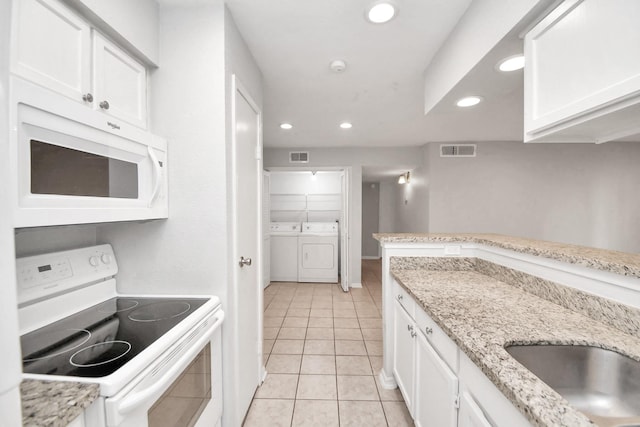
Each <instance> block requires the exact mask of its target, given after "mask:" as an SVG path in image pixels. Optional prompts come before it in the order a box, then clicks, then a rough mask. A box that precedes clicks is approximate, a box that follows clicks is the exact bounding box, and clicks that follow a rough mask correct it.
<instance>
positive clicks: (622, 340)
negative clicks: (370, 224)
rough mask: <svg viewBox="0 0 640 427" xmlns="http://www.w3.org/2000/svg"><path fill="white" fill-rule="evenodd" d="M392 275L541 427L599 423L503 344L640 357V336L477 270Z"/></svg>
mask: <svg viewBox="0 0 640 427" xmlns="http://www.w3.org/2000/svg"><path fill="white" fill-rule="evenodd" d="M392 274H393V276H394V277H395V278H396V280H397V281H398V282H399V283H400V284H401V285H402V286H403V287H405V288H406V289H407V291H408V292H409V293H411V294H412V295H413V297H414V299H415V300H416V301H417V302H418V303H419V304H420V305H421V306H422V307H423V308H424V309H425V310H426V312H427V313H428V314H429V315H430V316H431V317H432V318H433V320H434V321H435V322H436V323H437V324H438V325H439V326H440V327H441V328H442V329H443V330H444V331H445V332H446V333H447V334H448V335H449V337H450V338H451V339H452V340H453V341H454V342H455V343H456V344H457V345H458V346H459V347H460V348H461V350H462V351H464V353H465V354H466V355H467V356H468V357H469V358H470V359H471V360H472V361H473V362H474V363H475V364H476V365H477V366H478V367H479V368H480V369H481V370H482V372H484V374H485V375H486V376H487V377H488V378H489V379H490V380H491V381H492V382H493V383H494V384H495V385H496V386H497V387H498V389H500V391H502V393H503V394H504V395H505V396H506V397H507V398H508V399H509V400H511V402H513V403H514V405H515V406H516V407H518V408H519V409H520V411H521V412H522V413H523V414H524V415H525V416H526V417H527V418H528V419H529V420H530V421H531V422H532V424H534V425H536V426H548V427H551V426H593V425H594V424H593V423H592V421H591V420H589V419H588V418H587V417H586V416H585V415H584V414H582V413H580V412H578V411H577V410H575V409H573V408H572V407H571V406H569V404H568V402H567V401H566V400H564V399H563V398H562V397H561V396H560V395H559V394H557V393H556V392H555V391H553V390H552V389H551V388H550V387H549V386H547V385H546V384H545V383H543V382H542V381H540V380H539V379H538V378H537V377H536V376H535V375H533V374H532V373H531V372H530V371H528V370H527V369H525V368H524V367H523V366H522V365H520V364H519V363H518V362H516V361H515V359H513V358H512V357H511V356H510V355H509V354H508V353H507V352H506V351H505V349H504V347H505V345H509V344H533V343H547V344H573V345H594V346H598V347H602V348H607V349H610V350H615V351H617V352H620V353H622V354H625V355H628V356H630V357H632V358H634V359H636V360H640V339H638V338H636V337H634V336H631V335H628V334H625V333H623V332H621V331H619V330H617V329H614V328H612V327H610V326H607V325H604V324H602V323H599V322H597V321H595V320H593V319H591V318H589V317H586V316H583V315H581V314H578V313H576V312H573V311H571V310H568V309H566V308H563V307H561V306H560V305H557V304H554V303H552V302H549V301H547V300H544V299H542V298H539V297H537V296H534V295H532V294H529V293H527V292H524V291H522V290H520V289H517V288H515V287H513V286H510V285H508V284H506V283H503V282H500V281H498V280H496V279H494V278H492V277H489V276H485V275H483V274H480V273H478V272H476V271H428V270H400V269H397V270H393V271H392Z"/></svg>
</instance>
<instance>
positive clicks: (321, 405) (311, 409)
mask: <svg viewBox="0 0 640 427" xmlns="http://www.w3.org/2000/svg"><path fill="white" fill-rule="evenodd" d="M339 425H340V423H339V420H338V402H337V401H335V400H296V405H295V409H294V411H293V424H292V427H338V426H339Z"/></svg>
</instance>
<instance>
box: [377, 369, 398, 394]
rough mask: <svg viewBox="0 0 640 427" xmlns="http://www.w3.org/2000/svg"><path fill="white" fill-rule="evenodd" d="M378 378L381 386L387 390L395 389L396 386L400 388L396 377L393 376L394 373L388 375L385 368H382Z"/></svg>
mask: <svg viewBox="0 0 640 427" xmlns="http://www.w3.org/2000/svg"><path fill="white" fill-rule="evenodd" d="M378 379H379V380H380V386H381V387H382V388H384V389H386V390H393V389H394V388H398V383H396V379H395V378H394V377H393V375H387V374H386V373H385V372H384V369H380V373H379V374H378Z"/></svg>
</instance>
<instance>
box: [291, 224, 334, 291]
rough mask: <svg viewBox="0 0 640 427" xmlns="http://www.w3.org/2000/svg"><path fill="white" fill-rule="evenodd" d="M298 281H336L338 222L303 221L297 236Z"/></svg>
mask: <svg viewBox="0 0 640 427" xmlns="http://www.w3.org/2000/svg"><path fill="white" fill-rule="evenodd" d="M298 282H326V283H338V223H337V222H303V223H302V232H301V233H300V237H299V238H298Z"/></svg>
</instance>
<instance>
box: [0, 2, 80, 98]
mask: <svg viewBox="0 0 640 427" xmlns="http://www.w3.org/2000/svg"><path fill="white" fill-rule="evenodd" d="M14 7H15V8H16V9H15V15H14V17H15V19H14V22H17V23H18V25H14V26H13V28H14V30H13V31H14V33H13V37H14V40H15V41H16V44H15V45H14V46H15V48H14V49H12V50H11V53H12V69H13V72H14V73H16V74H19V75H21V76H23V77H24V78H26V79H28V80H31V81H33V82H35V83H37V84H39V85H42V86H46V87H48V88H50V89H51V90H54V91H56V92H59V93H61V94H63V95H65V96H68V97H69V98H73V99H76V100H79V101H81V100H82V96H83V95H85V94H86V93H88V92H89V89H90V87H91V28H90V27H89V25H87V24H86V23H85V22H84V21H83V20H81V19H80V18H78V17H77V16H76V15H74V14H73V13H71V12H70V11H69V10H68V9H67V8H66V7H64V6H62V5H61V4H60V3H57V2H52V1H48V0H20V1H17V2H14Z"/></svg>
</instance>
